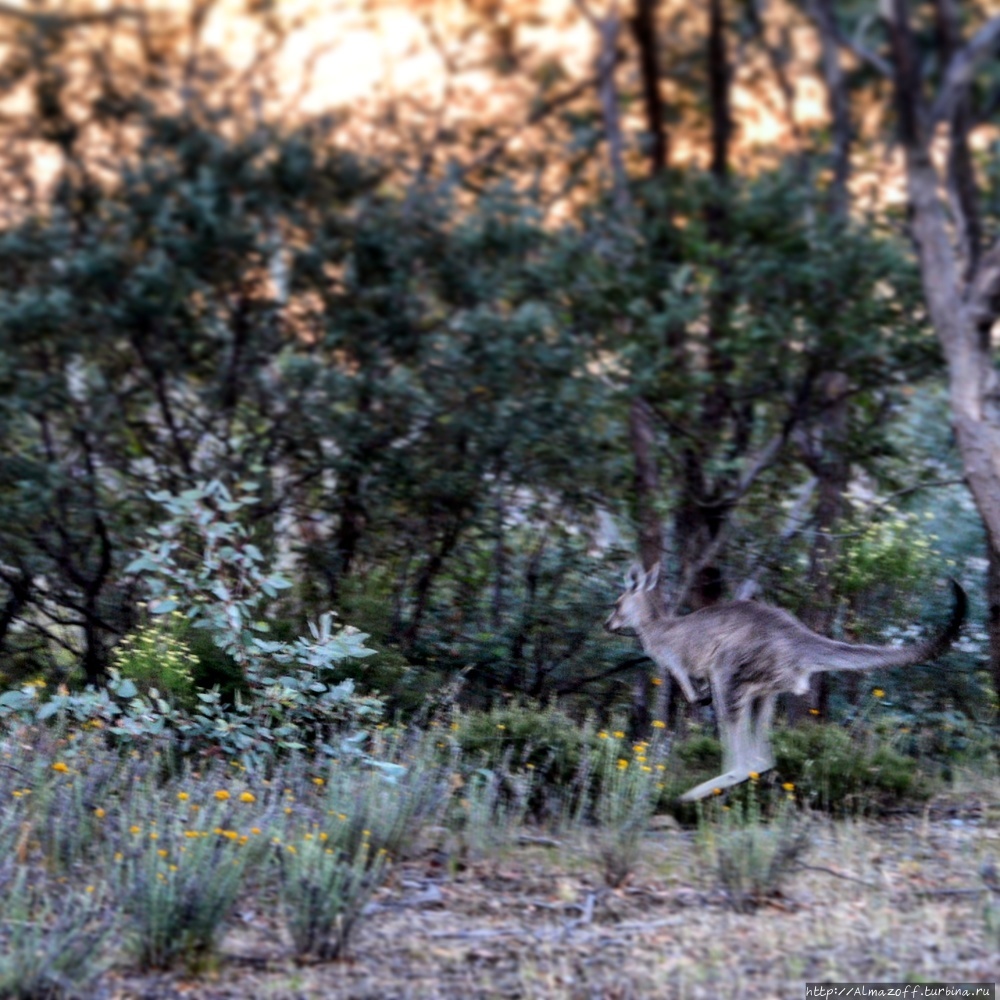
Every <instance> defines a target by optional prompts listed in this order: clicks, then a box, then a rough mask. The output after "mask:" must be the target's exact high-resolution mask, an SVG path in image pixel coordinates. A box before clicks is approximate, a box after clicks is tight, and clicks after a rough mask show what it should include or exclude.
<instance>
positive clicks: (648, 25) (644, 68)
mask: <svg viewBox="0 0 1000 1000" xmlns="http://www.w3.org/2000/svg"><path fill="white" fill-rule="evenodd" d="M658 4H659V0H636V5H635V16H634V17H633V18H632V34H633V35H634V36H635V42H636V45H637V46H638V48H639V72H640V75H641V77H642V100H643V105H644V106H645V109H646V133H647V135H648V136H649V172H650V176H652V177H656V175H657V174H659V173H661V172H662V171H663V170H665V169H666V166H667V161H668V159H669V157H670V150H669V147H668V145H667V142H668V137H667V132H666V129H665V127H664V121H663V96H662V94H661V93H660V60H659V53H658V50H657V44H656V8H657V6H658Z"/></svg>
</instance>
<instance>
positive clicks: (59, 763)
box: [52, 760, 69, 774]
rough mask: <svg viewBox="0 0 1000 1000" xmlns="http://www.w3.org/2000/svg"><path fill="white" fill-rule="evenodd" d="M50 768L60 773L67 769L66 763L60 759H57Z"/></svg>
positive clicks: (64, 772)
mask: <svg viewBox="0 0 1000 1000" xmlns="http://www.w3.org/2000/svg"><path fill="white" fill-rule="evenodd" d="M52 770H53V771H58V772H59V773H60V774H66V773H67V772H68V771H69V767H68V766H67V765H66V764H64V763H63V762H62V761H61V760H57V761H56V762H55V763H54V764H53V765H52Z"/></svg>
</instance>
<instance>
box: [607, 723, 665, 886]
mask: <svg viewBox="0 0 1000 1000" xmlns="http://www.w3.org/2000/svg"><path fill="white" fill-rule="evenodd" d="M633 749H634V756H632V754H628V755H627V756H623V754H624V753H625V748H624V747H623V746H622V745H621V742H620V740H619V739H618V738H615V737H613V736H612V737H606V738H605V739H603V740H602V741H601V744H600V750H599V752H598V754H597V756H596V760H595V761H594V766H593V771H592V774H593V778H594V781H595V786H596V787H595V791H594V793H593V815H594V822H595V824H596V829H595V830H594V832H593V836H592V839H591V842H592V846H593V850H594V852H595V854H596V856H597V859H598V862H599V864H600V866H601V872H602V874H603V876H604V881H605V883H606V884H607V885H609V886H611V887H613V888H616V887H617V886H619V885H621V884H622V883H623V882H624V881H625V879H626V878H628V876H629V875H630V874H632V872H633V871H634V870H635V866H636V863H637V862H638V860H639V855H640V848H641V841H642V837H643V836H644V835H645V833H646V830H647V828H648V826H649V821H650V819H651V818H652V816H653V813H654V812H655V811H656V806H657V803H658V802H659V799H660V791H661V785H662V782H661V780H660V779H661V774H662V769H661V768H659V767H658V765H659V764H660V762H661V761H662V759H663V754H662V752H661V748H660V747H659V746H658V745H656V744H654V745H653V746H647V745H646V744H637V745H636V747H634V748H633Z"/></svg>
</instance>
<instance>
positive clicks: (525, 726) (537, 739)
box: [455, 702, 600, 788]
mask: <svg viewBox="0 0 1000 1000" xmlns="http://www.w3.org/2000/svg"><path fill="white" fill-rule="evenodd" d="M457 727H458V728H457V729H456V730H455V739H456V742H457V743H458V746H459V749H460V750H461V752H462V756H463V757H466V758H468V759H469V760H471V761H480V762H481V763H482V764H483V765H484V766H486V767H489V768H492V769H495V770H504V769H511V770H525V769H527V770H531V771H533V772H534V775H535V778H536V780H537V782H538V784H539V787H541V786H548V787H554V788H568V787H569V786H571V785H572V784H573V783H574V781H575V780H576V778H577V775H578V773H579V771H580V766H581V763H582V761H583V759H584V757H585V755H586V754H587V753H588V752H590V751H594V750H598V749H599V743H600V741H599V740H598V739H597V736H596V733H595V731H594V728H593V726H592V725H591V724H590V723H584V724H583V725H581V724H580V723H579V722H578V721H576V720H575V719H572V718H570V717H569V716H568V715H566V714H565V713H564V712H561V711H560V710H559V709H558V708H556V707H554V706H551V705H547V706H544V707H543V706H538V705H533V704H531V703H530V702H525V703H519V704H514V705H505V706H501V707H497V708H494V709H492V710H491V711H488V712H470V713H467V714H464V715H461V716H459V718H458V720H457ZM502 762H506V764H505V767H504V768H501V767H500V765H501V763H502Z"/></svg>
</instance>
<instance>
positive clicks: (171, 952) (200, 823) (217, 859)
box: [117, 792, 266, 972]
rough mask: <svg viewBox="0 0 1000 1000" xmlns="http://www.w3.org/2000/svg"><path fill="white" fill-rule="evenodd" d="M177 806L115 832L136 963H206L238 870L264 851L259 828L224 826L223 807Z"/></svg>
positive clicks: (238, 881) (197, 966)
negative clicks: (119, 837) (193, 809)
mask: <svg viewBox="0 0 1000 1000" xmlns="http://www.w3.org/2000/svg"><path fill="white" fill-rule="evenodd" d="M226 794H227V797H228V794H229V793H228V792H227V793H226ZM185 811H186V810H182V809H181V808H180V807H178V809H177V811H176V813H175V815H172V816H171V815H164V816H161V817H159V818H158V819H156V820H149V821H147V823H146V824H144V825H143V824H139V823H135V824H133V825H131V826H130V827H129V829H128V830H127V831H124V833H123V843H122V845H121V851H120V852H119V853H120V854H121V855H122V860H121V861H120V862H118V863H117V864H118V872H117V881H118V891H119V892H120V894H121V900H122V906H123V908H124V911H125V913H126V914H127V916H128V922H129V928H130V933H131V948H132V949H133V951H134V954H135V957H136V960H137V962H138V963H139V964H140V965H141V966H142V967H143V968H147V969H149V968H153V969H166V968H171V967H174V966H176V965H181V964H182V965H183V966H184V967H186V968H187V969H188V970H189V971H192V972H195V971H199V970H204V969H205V968H206V967H209V966H211V965H212V963H213V962H214V961H215V953H216V949H217V946H218V942H219V940H220V939H221V937H222V934H223V932H224V930H225V921H226V918H227V917H228V916H229V914H230V912H231V911H232V909H233V906H234V905H235V903H236V900H237V896H238V894H239V892H240V889H241V887H242V884H243V881H244V877H245V875H246V873H247V871H248V870H251V869H253V868H254V867H255V866H256V865H258V864H259V863H260V861H261V859H262V856H263V853H264V848H263V846H262V843H266V840H264V839H263V835H262V834H260V833H258V834H256V835H251V834H248V833H241V832H239V831H238V830H236V829H233V828H231V826H230V825H229V824H230V823H231V822H232V820H233V817H232V815H231V810H230V809H228V808H226V807H224V806H217V808H214V809H212V808H207V809H205V810H203V811H200V812H199V813H198V814H196V815H194V816H191V817H186V816H184V815H183V813H184V812H185ZM177 813H179V814H180V815H178V814H177Z"/></svg>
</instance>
